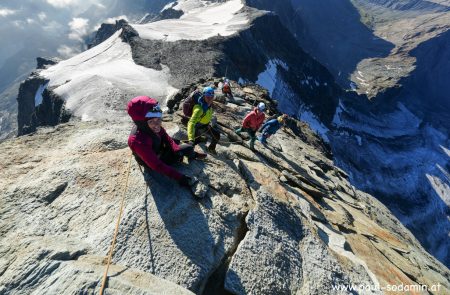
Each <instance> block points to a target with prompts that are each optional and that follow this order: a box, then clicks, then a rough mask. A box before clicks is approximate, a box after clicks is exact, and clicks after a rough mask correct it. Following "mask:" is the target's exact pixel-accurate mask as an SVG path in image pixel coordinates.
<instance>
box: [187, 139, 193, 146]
mask: <svg viewBox="0 0 450 295" xmlns="http://www.w3.org/2000/svg"><path fill="white" fill-rule="evenodd" d="M186 143H187V144H190V145H192V146H195V142H194V141H192V140H189V141H188V142H186Z"/></svg>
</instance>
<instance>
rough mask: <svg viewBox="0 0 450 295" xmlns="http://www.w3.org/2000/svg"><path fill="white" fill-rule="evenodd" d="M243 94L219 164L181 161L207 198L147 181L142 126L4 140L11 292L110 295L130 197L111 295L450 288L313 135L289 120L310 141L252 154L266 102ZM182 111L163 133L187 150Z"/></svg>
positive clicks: (277, 143)
mask: <svg viewBox="0 0 450 295" xmlns="http://www.w3.org/2000/svg"><path fill="white" fill-rule="evenodd" d="M205 83H206V84H208V83H211V82H208V81H205ZM234 85H237V84H234ZM198 86H199V87H201V86H202V85H198ZM234 90H235V93H239V95H240V97H242V99H241V100H240V102H241V105H236V104H234V103H232V102H229V101H228V102H227V101H226V100H225V101H223V102H218V101H217V102H215V105H214V109H215V113H216V116H217V124H218V126H219V127H218V128H220V129H221V131H222V135H221V141H220V143H219V145H218V146H217V155H208V157H207V158H206V159H205V160H204V161H193V162H191V163H187V162H186V160H185V162H183V163H180V164H178V165H176V169H178V170H179V171H182V172H183V173H185V174H187V175H192V176H194V175H195V176H196V177H197V178H198V179H199V180H200V181H201V182H202V183H204V184H205V185H206V186H207V187H208V192H207V196H206V198H204V199H202V200H200V201H199V200H196V199H195V198H194V197H193V195H192V193H191V192H190V191H188V190H187V189H185V188H182V187H180V186H179V185H178V184H177V183H176V182H174V181H172V180H170V179H168V178H166V177H164V176H162V175H159V174H156V173H154V172H144V173H141V171H140V169H139V167H138V165H137V163H136V162H135V161H134V159H133V158H132V157H131V155H130V151H129V149H128V147H127V143H126V141H127V138H128V133H129V130H130V128H131V125H127V124H121V123H119V122H116V123H114V122H102V121H97V122H79V121H71V122H69V123H65V124H60V125H58V126H56V127H42V128H38V130H37V132H35V133H33V134H31V135H27V136H22V137H19V138H15V139H11V140H8V141H6V142H3V143H1V144H0V152H1V153H2V155H3V156H2V158H1V159H0V165H1V166H2V167H3V169H1V171H0V175H1V177H0V194H1V195H2V198H1V199H0V216H1V217H0V233H1V235H0V236H1V239H0V253H2V255H1V259H0V274H1V276H0V285H1V286H2V287H1V289H0V290H1V293H3V294H24V293H32V292H35V293H38V294H42V293H46V294H57V293H61V292H62V291H63V290H64V291H67V292H73V293H81V294H88V293H92V292H98V290H99V287H100V283H101V277H102V271H103V269H104V267H105V265H104V258H105V256H106V255H107V253H108V249H109V246H110V243H111V240H112V236H113V232H114V227H115V222H116V218H117V216H118V211H119V206H120V200H121V198H122V196H123V194H124V193H125V203H124V204H125V206H124V213H123V217H122V219H121V222H120V227H119V233H118V237H117V244H116V248H115V251H114V255H113V259H112V263H113V265H112V268H111V269H110V273H109V275H110V279H109V283H108V285H107V289H106V292H107V294H114V293H130V294H164V293H165V294H190V292H193V293H195V294H219V293H221V292H229V293H232V294H292V293H295V294H324V293H325V294H348V293H349V291H344V290H343V289H338V288H342V287H344V286H349V285H355V286H358V285H367V286H372V287H373V288H374V290H376V289H375V288H377V287H379V288H382V287H385V286H387V285H388V284H391V285H394V284H395V285H400V284H404V285H417V284H424V285H428V286H432V285H437V284H440V288H441V289H440V290H441V292H443V293H442V294H445V293H446V292H449V291H450V272H449V270H448V269H447V268H446V267H445V266H444V265H442V264H441V263H440V262H438V261H437V260H436V259H435V258H433V257H432V256H431V255H429V254H428V253H427V252H426V251H425V250H424V249H423V248H422V246H421V245H420V244H419V243H418V241H417V240H416V239H415V238H414V237H413V236H412V234H411V233H410V232H409V231H408V230H407V229H406V228H405V227H404V226H403V225H402V224H401V223H400V222H399V221H398V220H397V219H396V218H395V217H394V216H393V215H392V213H391V212H390V211H389V210H388V209H387V208H386V207H385V206H384V205H382V204H381V203H380V202H379V201H377V200H376V199H375V198H373V197H372V196H370V195H368V194H365V193H363V192H361V191H359V190H357V189H355V188H354V187H353V186H351V185H350V184H349V181H348V176H347V175H346V174H345V173H344V172H343V171H342V170H340V169H339V168H337V167H335V166H334V164H333V161H332V160H331V159H330V158H329V155H326V153H324V151H323V150H321V149H320V148H317V147H320V145H319V144H318V143H319V142H320V141H321V140H320V138H317V136H316V135H315V134H314V132H312V131H311V130H310V129H309V128H308V127H307V125H301V124H300V122H297V121H296V120H295V119H290V122H289V125H288V126H302V128H301V133H299V130H298V129H297V128H291V127H287V128H285V129H281V130H280V131H279V132H278V133H277V134H276V135H274V136H273V137H271V138H270V139H269V142H268V145H266V146H263V145H261V144H259V142H257V143H256V145H255V147H256V151H252V150H250V149H249V148H248V147H247V144H246V136H245V135H243V137H242V138H241V137H239V136H238V135H236V134H234V133H233V128H234V127H238V126H239V125H240V123H241V120H242V118H243V116H244V115H245V113H246V112H248V111H249V110H251V108H252V104H253V102H254V100H255V99H256V100H257V101H264V100H265V99H267V96H266V95H264V92H262V91H260V88H259V87H256V86H251V85H248V86H247V87H245V88H240V87H238V86H235V87H234ZM236 96H237V94H236ZM268 103H269V101H268ZM178 107H179V106H177V104H175V106H174V109H173V113H172V114H165V116H164V123H163V126H164V127H165V128H166V129H167V130H168V132H169V133H170V134H173V136H174V137H176V138H179V139H181V140H183V139H185V138H186V137H185V136H186V128H185V126H184V125H183V124H182V123H181V117H180V114H181V111H180V110H179V109H178ZM302 138H304V139H305V141H303V140H302ZM314 138H315V140H313V139H314ZM322 144H323V143H322ZM316 146H317V147H316ZM196 149H198V150H199V151H200V150H205V149H206V147H205V144H204V143H201V144H199V145H198V146H197V147H196ZM130 160H131V161H132V163H131V169H130V170H129V171H128V170H127V167H128V161H130ZM128 173H129V182H128V186H127V189H126V190H125V188H126V181H125V180H126V176H127V174H128ZM177 285H178V286H177ZM377 290H381V289H377ZM358 293H362V294H365V292H364V291H360V292H358ZM372 293H373V294H382V292H381V291H373V292H372ZM430 293H431V292H430ZM438 294H440V293H438Z"/></svg>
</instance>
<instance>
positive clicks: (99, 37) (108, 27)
mask: <svg viewBox="0 0 450 295" xmlns="http://www.w3.org/2000/svg"><path fill="white" fill-rule="evenodd" d="M127 25H128V22H127V21H126V20H123V19H121V20H117V21H116V22H115V23H114V24H102V25H101V26H100V28H99V29H98V30H97V32H96V33H95V37H94V38H93V40H92V41H91V43H90V44H89V45H88V48H92V47H94V46H96V45H98V44H100V43H102V42H103V41H105V40H106V39H108V38H109V37H111V36H112V35H113V34H114V33H115V32H117V31H118V30H120V29H122V28H124V27H125V26H127Z"/></svg>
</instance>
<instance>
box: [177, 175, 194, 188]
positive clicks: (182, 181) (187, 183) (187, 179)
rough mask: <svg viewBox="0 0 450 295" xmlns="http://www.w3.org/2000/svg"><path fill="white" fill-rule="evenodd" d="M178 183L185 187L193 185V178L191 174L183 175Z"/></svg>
mask: <svg viewBox="0 0 450 295" xmlns="http://www.w3.org/2000/svg"><path fill="white" fill-rule="evenodd" d="M178 183H179V184H180V185H181V186H184V187H191V178H190V177H189V176H186V175H183V177H181V179H180V180H178Z"/></svg>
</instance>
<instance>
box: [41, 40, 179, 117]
mask: <svg viewBox="0 0 450 295" xmlns="http://www.w3.org/2000/svg"><path fill="white" fill-rule="evenodd" d="M120 34H121V31H118V32H116V33H115V34H114V35H113V36H111V37H110V38H109V39H108V40H106V41H105V42H103V43H101V44H100V45H98V46H95V47H93V48H91V49H89V50H87V51H85V52H83V53H81V54H79V55H77V56H75V57H73V58H70V59H68V60H65V61H62V62H60V63H59V64H57V65H55V66H52V67H50V68H48V69H46V70H44V71H42V72H41V75H42V76H43V77H45V78H47V79H49V80H50V83H49V87H52V88H53V91H54V92H55V93H56V94H58V95H59V96H61V97H62V98H63V99H65V100H66V107H67V108H68V109H69V110H70V111H72V112H73V113H74V115H76V116H78V117H81V118H83V119H86V120H89V119H101V118H109V119H114V117H116V116H123V115H124V113H123V105H124V102H126V101H127V100H128V99H129V97H130V96H133V95H134V96H138V95H148V96H151V97H154V98H157V99H158V100H160V101H161V102H163V103H164V102H165V99H166V98H167V97H168V96H170V95H172V94H173V93H174V92H176V90H177V89H176V88H174V87H172V86H171V85H170V83H169V78H170V70H169V69H168V68H167V67H164V66H163V69H162V70H161V71H157V70H154V69H149V68H145V67H143V66H139V65H136V64H135V63H134V61H133V58H132V54H131V48H130V45H129V44H128V43H125V42H123V41H122V39H121V38H120ZM111 98H114V99H113V100H112V99H111ZM118 98H119V99H118Z"/></svg>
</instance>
